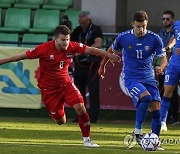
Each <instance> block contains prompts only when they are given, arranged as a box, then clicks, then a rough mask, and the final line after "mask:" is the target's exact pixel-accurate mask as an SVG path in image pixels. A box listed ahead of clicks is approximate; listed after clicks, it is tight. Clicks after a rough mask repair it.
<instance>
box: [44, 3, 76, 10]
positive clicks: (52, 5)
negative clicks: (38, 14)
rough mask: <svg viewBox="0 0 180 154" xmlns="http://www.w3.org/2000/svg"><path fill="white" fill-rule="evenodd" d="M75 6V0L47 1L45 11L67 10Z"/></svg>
mask: <svg viewBox="0 0 180 154" xmlns="http://www.w3.org/2000/svg"><path fill="white" fill-rule="evenodd" d="M72 5H73V0H46V2H45V4H43V9H59V10H63V11H65V10H67V9H69V8H70V7H72Z"/></svg>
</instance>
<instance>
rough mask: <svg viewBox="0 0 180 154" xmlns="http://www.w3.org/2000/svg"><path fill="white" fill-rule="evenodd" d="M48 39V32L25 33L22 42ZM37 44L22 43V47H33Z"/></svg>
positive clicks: (39, 41)
mask: <svg viewBox="0 0 180 154" xmlns="http://www.w3.org/2000/svg"><path fill="white" fill-rule="evenodd" d="M47 41H48V35H47V34H30V33H26V34H24V35H23V39H22V42H32V43H33V42H35V43H44V42H47ZM35 46H36V45H31V44H22V47H29V48H33V47H35Z"/></svg>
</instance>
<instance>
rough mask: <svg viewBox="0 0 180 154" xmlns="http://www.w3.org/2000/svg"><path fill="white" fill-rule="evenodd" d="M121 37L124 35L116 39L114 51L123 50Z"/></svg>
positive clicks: (113, 45)
mask: <svg viewBox="0 0 180 154" xmlns="http://www.w3.org/2000/svg"><path fill="white" fill-rule="evenodd" d="M121 37H122V35H121V34H119V35H118V36H117V37H116V39H115V40H114V42H113V44H112V50H113V51H120V49H122V46H121Z"/></svg>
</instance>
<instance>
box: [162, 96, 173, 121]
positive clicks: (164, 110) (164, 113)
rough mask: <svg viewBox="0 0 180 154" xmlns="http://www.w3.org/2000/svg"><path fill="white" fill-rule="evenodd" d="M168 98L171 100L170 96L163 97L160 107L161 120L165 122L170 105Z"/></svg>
mask: <svg viewBox="0 0 180 154" xmlns="http://www.w3.org/2000/svg"><path fill="white" fill-rule="evenodd" d="M170 100H171V98H167V97H163V98H162V103H161V107H160V115H161V121H163V122H165V123H166V120H167V116H168V111H169V107H170Z"/></svg>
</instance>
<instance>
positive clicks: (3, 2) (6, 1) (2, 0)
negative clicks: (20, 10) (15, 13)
mask: <svg viewBox="0 0 180 154" xmlns="http://www.w3.org/2000/svg"><path fill="white" fill-rule="evenodd" d="M15 1H16V0H0V8H9V7H12V4H13V3H15Z"/></svg>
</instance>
